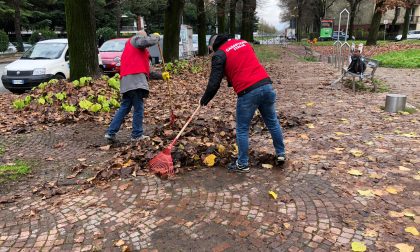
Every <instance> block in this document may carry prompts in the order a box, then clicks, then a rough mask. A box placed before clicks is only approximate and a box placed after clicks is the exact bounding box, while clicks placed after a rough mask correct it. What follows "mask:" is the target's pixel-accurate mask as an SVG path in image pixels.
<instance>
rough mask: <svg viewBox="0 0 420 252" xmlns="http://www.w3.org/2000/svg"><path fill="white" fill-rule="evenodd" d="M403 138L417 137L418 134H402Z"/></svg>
mask: <svg viewBox="0 0 420 252" xmlns="http://www.w3.org/2000/svg"><path fill="white" fill-rule="evenodd" d="M401 136H403V137H417V134H416V132H410V133H404V134H401Z"/></svg>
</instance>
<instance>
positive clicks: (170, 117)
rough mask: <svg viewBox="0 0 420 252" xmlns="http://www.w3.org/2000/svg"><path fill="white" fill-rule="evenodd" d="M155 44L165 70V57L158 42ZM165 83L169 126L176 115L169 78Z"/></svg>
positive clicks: (173, 122) (173, 121)
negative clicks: (166, 86)
mask: <svg viewBox="0 0 420 252" xmlns="http://www.w3.org/2000/svg"><path fill="white" fill-rule="evenodd" d="M157 45H158V48H159V53H160V57H161V58H162V63H163V69H164V70H165V71H166V67H165V59H164V58H163V52H162V48H161V47H160V44H159V43H158V44H157ZM166 84H167V85H168V94H169V106H170V113H171V114H170V116H169V124H170V125H171V127H173V126H174V124H175V120H176V116H175V114H174V109H173V101H172V90H171V85H170V83H169V80H166Z"/></svg>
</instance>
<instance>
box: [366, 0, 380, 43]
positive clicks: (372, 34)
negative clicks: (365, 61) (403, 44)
mask: <svg viewBox="0 0 420 252" xmlns="http://www.w3.org/2000/svg"><path fill="white" fill-rule="evenodd" d="M382 5H383V2H381V3H378V4H377V5H376V8H375V13H374V14H373V17H372V22H371V24H370V30H369V35H368V39H367V41H366V45H376V42H377V41H378V32H379V26H380V25H381V18H382V12H381V11H380V8H381V7H382Z"/></svg>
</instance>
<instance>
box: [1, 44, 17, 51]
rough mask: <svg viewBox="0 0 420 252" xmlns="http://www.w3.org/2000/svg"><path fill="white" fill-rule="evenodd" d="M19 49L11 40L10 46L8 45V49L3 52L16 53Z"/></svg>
mask: <svg viewBox="0 0 420 252" xmlns="http://www.w3.org/2000/svg"><path fill="white" fill-rule="evenodd" d="M16 52H17V49H16V46H14V45H13V44H12V43H10V42H9V46H8V47H7V50H6V51H5V52H3V53H16Z"/></svg>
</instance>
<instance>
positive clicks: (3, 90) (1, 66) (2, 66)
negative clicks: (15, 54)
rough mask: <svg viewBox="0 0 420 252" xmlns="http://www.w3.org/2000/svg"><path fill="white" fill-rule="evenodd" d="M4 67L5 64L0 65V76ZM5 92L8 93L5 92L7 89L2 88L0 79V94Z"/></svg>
mask: <svg viewBox="0 0 420 252" xmlns="http://www.w3.org/2000/svg"><path fill="white" fill-rule="evenodd" d="M6 65H7V64H0V75H2V74H3V70H4V68H5V67H6ZM5 92H9V91H7V89H5V88H4V87H3V83H2V82H1V79H0V93H5Z"/></svg>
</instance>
